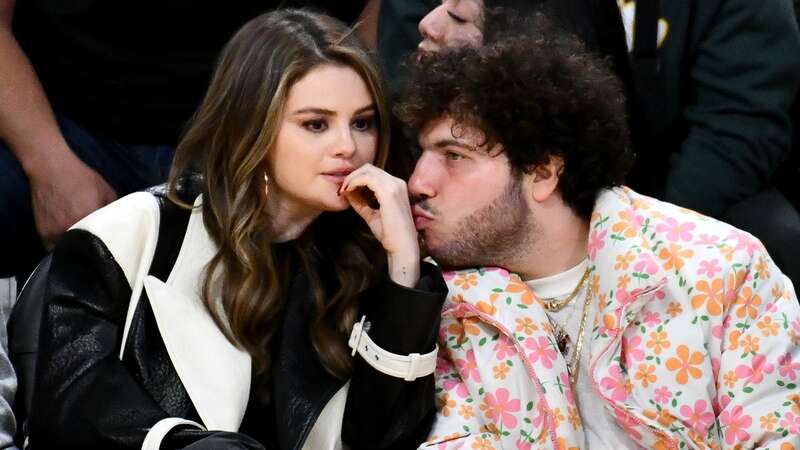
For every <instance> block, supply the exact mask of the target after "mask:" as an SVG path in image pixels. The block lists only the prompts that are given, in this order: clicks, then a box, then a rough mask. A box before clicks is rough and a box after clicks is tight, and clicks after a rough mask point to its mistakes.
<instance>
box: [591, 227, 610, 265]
mask: <svg viewBox="0 0 800 450" xmlns="http://www.w3.org/2000/svg"><path fill="white" fill-rule="evenodd" d="M606 234H608V230H603V231H601V232H599V233H598V232H597V230H594V231H592V234H591V235H590V236H589V259H594V258H595V256H597V251H598V250H600V249H602V248H603V247H604V246H605V245H606V241H605V238H606Z"/></svg>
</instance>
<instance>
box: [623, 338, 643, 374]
mask: <svg viewBox="0 0 800 450" xmlns="http://www.w3.org/2000/svg"><path fill="white" fill-rule="evenodd" d="M622 354H623V355H625V365H626V366H627V367H633V363H634V362H635V361H641V360H643V359H644V351H643V350H642V338H641V336H634V337H632V338H630V339H628V338H626V337H623V338H622Z"/></svg>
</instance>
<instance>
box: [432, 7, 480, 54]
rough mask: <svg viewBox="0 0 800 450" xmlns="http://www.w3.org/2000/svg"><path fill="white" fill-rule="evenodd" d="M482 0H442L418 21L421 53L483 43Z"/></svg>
mask: <svg viewBox="0 0 800 450" xmlns="http://www.w3.org/2000/svg"><path fill="white" fill-rule="evenodd" d="M482 12H483V0H442V4H441V5H439V6H437V7H436V8H434V9H433V10H431V12H429V13H428V15H426V16H425V17H424V18H423V19H422V20H421V21H420V22H419V33H420V34H421V35H422V42H420V44H419V47H418V49H419V52H420V53H421V54H425V53H431V52H438V51H439V50H441V49H443V48H447V47H466V46H477V45H481V43H482V42H483V32H482V30H483V19H482V17H483V15H482Z"/></svg>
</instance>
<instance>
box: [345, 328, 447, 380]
mask: <svg viewBox="0 0 800 450" xmlns="http://www.w3.org/2000/svg"><path fill="white" fill-rule="evenodd" d="M366 320H367V316H363V317H362V318H361V321H360V322H357V323H356V324H355V325H353V332H352V333H350V340H349V341H348V342H347V345H349V346H350V348H352V349H353V353H352V354H353V355H355V354H356V352H358V354H359V355H361V357H362V358H364V360H365V361H366V362H367V364H369V365H370V366H372V367H373V368H374V369H376V370H378V371H379V372H382V373H385V374H386V375H389V376H393V377H396V378H402V379H404V380H406V381H414V380H416V379H417V378H421V377H425V376H428V375H430V374H432V373H433V371H434V370H436V353H437V352H438V351H439V346H438V345H437V346H436V347H435V348H434V349H433V351H432V352H430V353H426V354H424V355H420V354H419V353H411V354H410V355H408V356H403V355H397V354H395V353H391V352H387V351H386V350H384V349H382V348H380V347H378V346H377V345H376V344H375V343H374V342H373V341H372V339H370V337H369V335H368V334H367V332H368V331H369V327H370V323H369V322H366V323H365V321H366Z"/></svg>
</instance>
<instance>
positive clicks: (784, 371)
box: [778, 353, 800, 381]
mask: <svg viewBox="0 0 800 450" xmlns="http://www.w3.org/2000/svg"><path fill="white" fill-rule="evenodd" d="M778 365H779V366H780V374H781V376H782V377H786V378H788V379H790V380H792V381H794V380H795V379H796V378H797V371H798V370H800V363H796V362H793V361H792V354H791V353H787V354H785V355H783V356H781V357H779V358H778Z"/></svg>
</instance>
